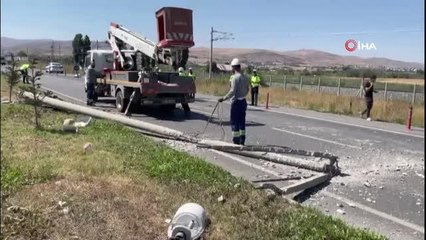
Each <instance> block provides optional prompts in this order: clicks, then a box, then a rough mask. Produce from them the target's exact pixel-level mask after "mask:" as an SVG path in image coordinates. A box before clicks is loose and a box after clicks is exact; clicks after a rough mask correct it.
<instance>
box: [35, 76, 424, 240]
mask: <svg viewBox="0 0 426 240" xmlns="http://www.w3.org/2000/svg"><path fill="white" fill-rule="evenodd" d="M41 83H42V85H43V87H44V88H46V89H48V90H52V91H54V92H56V93H58V95H60V96H61V97H62V98H64V99H67V100H69V101H73V102H75V103H78V104H84V103H85V92H84V90H83V79H82V78H74V77H72V76H69V77H65V76H63V75H55V74H52V75H49V74H46V75H44V76H43V77H42V81H41ZM215 105H216V98H215V97H210V96H202V95H199V96H198V97H197V100H196V102H195V103H194V104H191V109H192V111H193V112H192V116H191V117H190V118H186V117H185V116H184V114H183V111H182V110H181V109H176V110H175V111H174V113H173V114H168V115H165V114H162V113H158V112H147V113H138V114H133V115H132V118H135V119H138V120H142V121H147V122H151V123H155V124H158V125H162V126H166V127H170V128H173V129H176V130H179V131H182V132H185V133H187V134H200V133H201V132H202V130H203V129H204V127H205V125H206V121H207V119H208V118H209V116H210V114H211V112H212V110H213V108H214V106H215ZM97 106H98V107H102V108H104V109H109V110H111V111H115V108H114V100H113V99H106V101H105V102H99V104H97ZM229 106H230V105H229V103H224V104H222V105H221V109H219V112H220V113H222V114H220V115H219V116H218V115H216V114H215V118H214V119H213V122H212V124H210V125H209V127H208V128H207V131H206V133H205V134H204V136H206V137H208V138H211V139H218V140H219V139H222V138H224V140H225V141H228V142H229V141H231V131H230V126H229ZM373 118H374V116H373ZM220 119H222V120H223V121H220ZM220 122H221V123H222V126H223V128H224V129H223V130H224V131H222V128H221V127H220V124H219V123H220ZM246 144H248V145H258V144H260V145H268V144H271V145H282V146H288V147H292V148H297V149H303V150H309V151H321V152H330V153H332V154H334V155H337V156H339V159H340V161H339V166H340V167H341V168H342V171H343V173H344V175H343V176H338V177H335V178H333V179H332V180H331V181H330V183H329V184H324V185H323V186H321V187H318V188H316V189H314V190H312V191H310V192H307V193H305V194H303V195H302V196H301V197H300V198H299V201H300V202H301V203H302V204H303V205H309V206H315V207H317V208H318V209H320V210H322V211H323V212H324V213H326V214H330V215H334V216H337V217H339V218H342V219H344V220H345V221H347V222H348V223H351V224H354V225H356V226H359V227H365V228H368V229H371V230H373V231H378V232H380V233H382V234H384V235H386V236H388V237H389V238H390V239H399V240H400V239H404V240H410V239H423V238H424V129H419V128H414V129H412V130H411V131H407V130H406V129H405V126H403V125H398V124H390V123H383V122H374V121H373V122H367V121H365V120H363V119H358V118H353V117H347V116H339V115H332V114H326V113H318V112H314V111H306V110H297V109H290V108H283V107H274V106H272V107H271V108H270V109H269V110H265V108H264V107H249V109H248V111H247V143H246ZM175 147H177V148H180V149H182V150H186V151H190V152H191V153H192V154H195V155H199V156H201V157H203V158H204V159H206V160H207V161H209V162H212V163H214V164H216V165H219V166H221V167H223V168H225V169H227V170H229V171H230V172H231V173H232V174H234V175H236V176H240V177H243V178H246V179H247V180H255V179H261V178H267V177H273V175H275V176H278V175H280V174H282V172H281V173H279V172H280V171H284V170H283V169H280V168H277V167H276V166H270V165H269V166H267V165H266V164H265V163H262V162H261V161H258V160H253V159H249V158H244V157H239V156H235V155H230V154H225V153H221V152H217V151H211V150H208V151H207V150H197V149H187V148H188V147H186V146H185V145H184V144H181V145H179V144H175ZM185 148H186V149H185ZM340 205H343V210H344V211H345V213H346V214H341V213H337V211H336V210H337V209H339V208H342V207H341V206H340Z"/></svg>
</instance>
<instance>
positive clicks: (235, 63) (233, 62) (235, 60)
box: [231, 58, 240, 67]
mask: <svg viewBox="0 0 426 240" xmlns="http://www.w3.org/2000/svg"><path fill="white" fill-rule="evenodd" d="M239 65H240V60H238V58H234V59H232V61H231V66H232V67H234V66H239Z"/></svg>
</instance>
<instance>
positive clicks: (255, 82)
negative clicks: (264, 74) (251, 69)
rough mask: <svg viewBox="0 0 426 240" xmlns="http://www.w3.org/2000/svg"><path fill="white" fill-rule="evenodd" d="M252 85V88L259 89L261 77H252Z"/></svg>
mask: <svg viewBox="0 0 426 240" xmlns="http://www.w3.org/2000/svg"><path fill="white" fill-rule="evenodd" d="M250 83H251V86H252V87H258V86H259V85H260V77H259V76H258V75H256V76H254V75H253V76H251V79H250Z"/></svg>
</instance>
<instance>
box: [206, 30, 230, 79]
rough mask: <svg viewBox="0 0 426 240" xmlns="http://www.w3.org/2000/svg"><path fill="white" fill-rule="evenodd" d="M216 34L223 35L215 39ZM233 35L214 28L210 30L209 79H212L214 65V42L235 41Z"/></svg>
mask: <svg viewBox="0 0 426 240" xmlns="http://www.w3.org/2000/svg"><path fill="white" fill-rule="evenodd" d="M215 33H218V34H221V35H220V36H218V37H215V38H214V37H213V35H214V34H215ZM232 36H233V34H232V33H228V32H221V31H217V30H214V29H213V27H212V28H211V30H210V61H209V79H211V78H212V63H213V42H214V41H219V40H231V39H234V38H233V37H232Z"/></svg>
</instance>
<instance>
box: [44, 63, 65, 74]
mask: <svg viewBox="0 0 426 240" xmlns="http://www.w3.org/2000/svg"><path fill="white" fill-rule="evenodd" d="M45 70H46V72H47V73H64V66H63V65H62V64H60V63H57V62H50V63H49V64H48V65H47V66H46V67H45Z"/></svg>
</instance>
